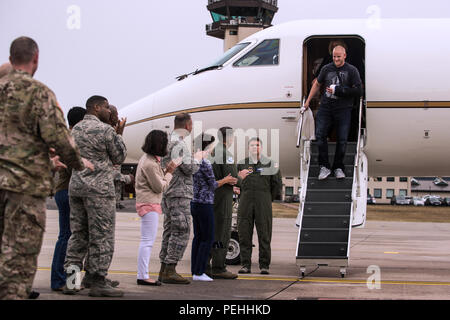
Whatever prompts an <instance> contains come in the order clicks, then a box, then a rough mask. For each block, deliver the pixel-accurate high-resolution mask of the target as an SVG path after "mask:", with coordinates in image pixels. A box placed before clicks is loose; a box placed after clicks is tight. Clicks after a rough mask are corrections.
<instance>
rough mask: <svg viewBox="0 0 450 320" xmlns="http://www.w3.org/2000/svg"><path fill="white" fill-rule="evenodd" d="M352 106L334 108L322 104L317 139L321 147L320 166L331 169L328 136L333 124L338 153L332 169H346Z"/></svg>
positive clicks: (317, 120) (318, 119) (317, 123)
mask: <svg viewBox="0 0 450 320" xmlns="http://www.w3.org/2000/svg"><path fill="white" fill-rule="evenodd" d="M351 119H352V108H339V109H337V108H334V107H333V106H332V105H328V104H322V105H321V106H320V108H319V111H318V112H317V115H316V141H317V146H318V148H319V166H324V167H327V168H328V169H330V162H329V159H328V142H327V137H328V133H329V132H330V129H331V127H332V125H334V127H335V128H336V153H335V155H334V163H333V167H331V170H332V171H333V170H335V169H338V168H341V169H342V170H344V168H345V167H344V156H345V150H346V148H347V139H348V134H349V132H350V126H351Z"/></svg>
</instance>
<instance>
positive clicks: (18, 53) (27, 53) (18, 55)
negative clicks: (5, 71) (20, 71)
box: [9, 37, 39, 65]
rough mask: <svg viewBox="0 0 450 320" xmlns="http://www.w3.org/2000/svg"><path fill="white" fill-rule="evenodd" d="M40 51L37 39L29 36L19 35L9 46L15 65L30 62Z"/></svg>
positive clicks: (12, 61)
mask: <svg viewBox="0 0 450 320" xmlns="http://www.w3.org/2000/svg"><path fill="white" fill-rule="evenodd" d="M38 51H39V48H38V45H37V43H36V41H34V40H33V39H31V38H28V37H19V38H17V39H15V40H14V41H13V42H12V43H11V47H10V48H9V55H10V57H11V63H12V64H14V65H20V64H25V63H28V62H30V61H31V60H32V59H33V57H34V55H35V54H36V53H37V52H38Z"/></svg>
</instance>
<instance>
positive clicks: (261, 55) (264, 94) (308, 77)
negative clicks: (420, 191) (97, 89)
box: [120, 19, 450, 266]
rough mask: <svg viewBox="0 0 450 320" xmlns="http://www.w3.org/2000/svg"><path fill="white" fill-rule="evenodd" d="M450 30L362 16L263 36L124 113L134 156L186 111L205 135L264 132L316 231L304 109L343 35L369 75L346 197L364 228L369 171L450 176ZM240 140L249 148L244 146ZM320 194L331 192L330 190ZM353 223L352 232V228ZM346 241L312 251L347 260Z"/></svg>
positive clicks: (437, 22)
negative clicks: (297, 182)
mask: <svg viewBox="0 0 450 320" xmlns="http://www.w3.org/2000/svg"><path fill="white" fill-rule="evenodd" d="M447 30H450V19H382V20H379V21H377V22H376V23H373V21H372V22H370V21H368V20H365V19H361V20H358V19H354V20H301V21H294V22H289V23H283V24H280V25H276V26H273V27H270V28H268V29H265V30H263V31H260V32H258V33H255V34H253V35H251V36H250V37H248V38H246V39H245V40H243V41H241V42H239V43H238V44H237V45H236V46H234V47H233V48H231V49H230V50H228V51H227V52H225V54H224V55H223V57H221V58H220V59H218V60H217V61H216V62H214V63H212V64H211V65H207V66H206V67H205V68H203V69H199V70H197V71H195V72H193V73H192V74H189V75H184V76H181V77H180V78H179V81H177V82H175V83H174V84H172V85H171V86H168V87H167V88H165V89H162V90H160V91H158V92H156V93H154V94H151V95H149V96H147V97H145V98H143V99H141V100H139V101H137V102H136V103H133V104H131V105H129V106H127V107H125V108H123V109H121V110H120V113H121V116H126V117H127V118H128V125H127V128H126V130H125V133H124V139H125V141H126V144H127V148H128V159H127V161H126V162H127V163H128V164H136V163H137V160H138V159H139V157H140V155H141V154H142V151H141V149H140V147H141V145H142V143H143V140H144V137H145V136H146V135H147V133H148V132H149V131H151V130H153V129H161V130H165V131H167V132H170V131H171V130H172V129H173V116H174V115H176V114H177V113H180V112H189V113H190V114H191V115H192V118H193V120H194V121H199V122H198V123H197V125H198V127H197V128H198V130H197V132H196V134H198V133H200V132H201V131H202V130H212V128H215V129H218V128H220V127H222V126H230V127H232V128H235V129H242V132H243V134H244V136H245V135H247V136H250V135H253V134H254V133H255V132H256V134H260V135H263V136H265V137H267V139H266V140H267V143H266V144H265V145H264V148H265V150H266V152H267V153H268V155H269V156H271V153H272V155H275V156H277V155H279V159H278V160H279V164H280V169H281V172H282V174H283V175H284V176H300V178H301V184H302V188H301V194H300V206H299V217H298V219H297V224H298V225H299V226H301V229H304V230H308V228H307V226H305V225H304V223H305V221H306V217H307V210H309V209H305V208H306V207H307V206H308V202H318V200H317V199H316V200H314V199H313V200H311V199H312V198H311V199H310V200H308V197H309V195H308V192H310V193H311V194H312V193H314V192H313V191H314V190H313V189H314V187H313V186H312V185H310V184H308V181H310V182H311V181H315V180H314V179H313V178H312V175H311V174H309V171H311V172H312V171H313V170H312V169H311V168H312V167H313V165H312V162H311V161H312V160H311V159H312V158H311V154H312V153H314V152H313V151H311V150H313V149H312V148H311V143H310V141H309V140H310V138H311V136H308V135H307V134H304V133H303V132H302V128H304V127H305V123H304V121H305V120H304V119H305V118H306V117H304V115H302V114H301V113H300V108H301V104H302V101H304V99H305V98H306V97H307V94H308V92H309V90H310V88H311V84H312V81H313V79H314V74H315V72H316V69H317V67H318V66H319V65H320V63H321V62H322V61H323V59H327V58H328V57H329V52H328V45H329V43H330V41H331V40H336V39H340V40H343V41H344V42H345V44H346V46H347V62H349V63H351V64H353V65H355V66H356V67H357V68H358V69H359V71H360V74H361V78H362V80H363V86H364V91H365V93H364V96H363V97H362V100H361V101H355V108H354V112H353V124H352V132H351V137H350V140H349V141H353V142H354V144H355V154H354V159H355V160H354V162H353V163H352V165H351V170H350V171H349V172H350V174H349V175H348V176H349V179H351V181H350V182H349V183H350V188H351V190H350V191H349V192H350V193H351V195H350V198H349V195H346V199H347V200H348V202H349V203H350V204H349V207H348V208H349V209H348V210H349V211H350V213H349V219H350V220H349V221H351V225H352V226H364V223H365V216H366V198H367V192H366V190H367V179H368V176H369V175H370V176H443V175H448V174H450V146H449V143H448V141H449V138H450V129H449V128H450V126H449V124H448V121H449V119H450V84H449V82H448V79H447V76H449V75H450V63H449V62H448V59H449V58H448V57H450V45H449V44H448V43H447V42H446V41H445V36H446V35H445V32H446V31H447ZM318 107H319V103H318V99H317V100H316V103H315V104H312V105H311V109H312V113H315V112H316V111H317V108H318ZM200 124H201V128H200V127H199V125H200ZM194 131H195V128H194ZM210 132H215V131H214V130H212V131H210ZM330 140H331V141H332V140H333V138H332V136H331V138H330ZM235 145H237V146H240V147H243V148H245V143H241V144H239V143H237V144H235ZM237 152H238V153H239V150H238V151H237ZM277 152H278V153H277ZM310 169H311V170H310ZM308 176H309V177H308ZM331 181H332V179H331ZM315 182H317V181H315ZM330 183H332V182H330ZM316 186H317V184H316ZM323 188H325V191H326V190H331V189H335V188H336V186H331V185H330V186H329V187H327V186H326V185H325V186H323ZM308 189H310V190H309V191H308ZM320 197H321V198H320ZM320 197H319V200H320V199H323V198H324V197H325V198H326V197H327V195H326V193H323V192H322V193H321V195H320ZM319 202H320V201H319ZM305 206H306V207H305ZM308 208H310V207H308ZM318 214H319V213H318ZM325 216H328V217H329V215H326V214H325ZM331 220H332V219H331ZM331 220H330V219H328V221H331ZM349 221H347V229H351V228H348V225H349V224H350V222H349ZM323 226H324V225H322V227H323ZM325 226H326V223H325ZM319 227H320V226H319ZM341 227H342V226H341ZM302 232H303V231H300V232H299V243H298V248H299V249H298V252H297V260H298V261H302V262H301V263H299V264H300V265H302V266H303V265H304V263H303V262H304V260H302V259H303V258H305V257H306V258H305V259H310V257H311V254H309V255H308V254H307V253H305V250H306V249H304V248H303V249H302V248H301V245H302V243H305V241H306V242H308V240H307V239H303V238H302V237H303V236H302V235H301V233H302ZM308 235H310V234H309V233H308ZM320 241H322V240H320V239H319V241H316V242H314V241H313V242H312V244H311V245H309V247H311V248H313V249H311V250H313V251H315V252H316V251H317V249H316V248H317V247H316V246H314V244H317V243H319V242H320ZM333 241H334V240H333ZM333 241H331V242H333ZM341 242H342V243H346V244H345V246H346V248H347V249H346V251H345V250H344V248H343V247H342V246H341V247H339V250H338V251H336V252H334V253H333V252H331V253H330V252H329V253H323V252H322V253H318V254H316V255H315V256H314V254H312V256H313V257H315V258H314V259H315V260H314V261H316V262H317V261H318V264H319V262H323V261H320V259H321V257H322V258H323V257H325V258H326V257H328V258H329V257H335V258H336V257H341V258H342V257H348V252H349V248H348V244H349V243H350V231H348V232H347V238H345V241H344V240H342V241H341ZM327 243H328V242H327ZM321 247H324V245H323V243H322V245H321ZM332 247H333V246H332ZM337 248H338V246H334V247H333V248H332V249H337ZM306 251H308V250H306ZM319 251H320V250H319ZM332 251H333V250H332ZM344 251H345V252H344ZM328 258H327V259H328ZM327 261H328V262H329V261H331V260H330V259H328V260H327ZM328 265H332V264H330V263H328ZM339 265H340V266H342V263H341V262H339Z"/></svg>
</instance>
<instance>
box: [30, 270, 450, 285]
mask: <svg viewBox="0 0 450 320" xmlns="http://www.w3.org/2000/svg"><path fill="white" fill-rule="evenodd" d="M38 270H39V271H50V270H51V269H50V268H38ZM108 273H109V274H118V275H134V276H135V275H137V273H136V272H133V271H113V270H110V271H109V272H108ZM149 274H150V275H152V276H158V275H159V273H157V272H154V273H149ZM181 275H182V276H183V277H187V278H190V277H192V275H190V274H181ZM238 280H254V281H255V280H257V281H286V282H294V281H297V282H310V283H311V282H312V283H339V284H364V285H366V284H367V280H358V279H355V280H352V279H326V278H324V279H299V278H289V277H278V278H277V277H267V276H261V277H251V276H239V277H238ZM380 284H382V285H383V284H391V285H412V286H450V282H444V281H442V282H441V281H396V280H382V281H380Z"/></svg>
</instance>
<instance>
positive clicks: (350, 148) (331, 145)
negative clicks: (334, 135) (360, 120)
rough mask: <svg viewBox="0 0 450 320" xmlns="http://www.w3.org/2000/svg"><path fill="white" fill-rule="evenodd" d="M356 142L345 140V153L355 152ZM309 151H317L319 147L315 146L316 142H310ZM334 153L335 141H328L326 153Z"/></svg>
mask: <svg viewBox="0 0 450 320" xmlns="http://www.w3.org/2000/svg"><path fill="white" fill-rule="evenodd" d="M356 145H357V143H356V142H347V148H346V149H345V152H346V153H353V154H356ZM311 153H317V154H318V153H319V147H318V146H317V142H313V143H311ZM335 153H336V142H328V154H335Z"/></svg>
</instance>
